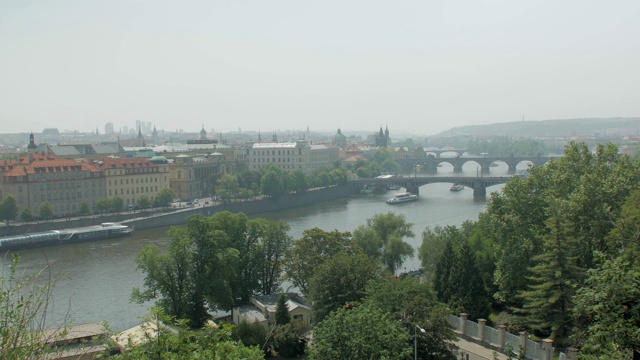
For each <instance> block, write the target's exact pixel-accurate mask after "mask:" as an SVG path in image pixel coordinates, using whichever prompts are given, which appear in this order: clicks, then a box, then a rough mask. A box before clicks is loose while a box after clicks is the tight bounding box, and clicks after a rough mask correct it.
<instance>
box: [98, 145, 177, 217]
mask: <svg viewBox="0 0 640 360" xmlns="http://www.w3.org/2000/svg"><path fill="white" fill-rule="evenodd" d="M98 168H99V169H100V170H102V171H103V172H104V179H105V185H106V189H105V193H106V196H105V197H107V198H113V197H116V196H117V197H119V198H121V199H122V200H123V202H124V207H125V208H127V207H129V206H130V205H131V206H136V205H137V204H138V199H140V196H142V195H145V196H147V197H148V198H149V199H151V200H152V201H153V199H155V197H156V196H157V195H158V193H159V192H160V191H162V189H166V188H169V164H168V162H167V160H166V159H165V158H164V157H156V158H151V159H145V158H115V157H107V158H105V159H104V160H102V161H101V162H99V165H98Z"/></svg>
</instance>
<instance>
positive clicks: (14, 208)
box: [0, 195, 19, 225]
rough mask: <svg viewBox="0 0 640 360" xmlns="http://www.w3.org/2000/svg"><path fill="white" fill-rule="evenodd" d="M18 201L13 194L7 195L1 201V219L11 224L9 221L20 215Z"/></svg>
mask: <svg viewBox="0 0 640 360" xmlns="http://www.w3.org/2000/svg"><path fill="white" fill-rule="evenodd" d="M18 210H19V209H18V202H17V201H16V198H14V197H13V195H7V197H5V198H4V200H2V203H0V220H4V221H6V222H7V225H9V221H11V220H15V219H16V218H17V217H18Z"/></svg>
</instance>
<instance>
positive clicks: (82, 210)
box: [78, 201, 91, 215]
mask: <svg viewBox="0 0 640 360" xmlns="http://www.w3.org/2000/svg"><path fill="white" fill-rule="evenodd" d="M90 212H91V209H89V204H87V203H86V202H84V201H83V202H82V203H81V204H80V209H78V214H79V215H88V214H89V213H90Z"/></svg>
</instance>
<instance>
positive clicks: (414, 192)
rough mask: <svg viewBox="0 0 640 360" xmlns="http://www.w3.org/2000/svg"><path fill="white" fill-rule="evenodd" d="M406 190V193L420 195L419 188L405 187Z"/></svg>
mask: <svg viewBox="0 0 640 360" xmlns="http://www.w3.org/2000/svg"><path fill="white" fill-rule="evenodd" d="M406 189H407V192H410V193H412V194H416V195H420V187H419V186H410V185H407V187H406Z"/></svg>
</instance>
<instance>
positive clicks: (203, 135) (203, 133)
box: [200, 125, 207, 140]
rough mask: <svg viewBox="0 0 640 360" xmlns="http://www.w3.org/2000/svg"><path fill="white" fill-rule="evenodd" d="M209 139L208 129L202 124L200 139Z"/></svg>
mask: <svg viewBox="0 0 640 360" xmlns="http://www.w3.org/2000/svg"><path fill="white" fill-rule="evenodd" d="M206 139H207V131H206V130H205V129H204V125H202V130H200V140H206Z"/></svg>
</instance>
